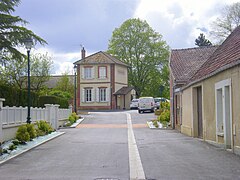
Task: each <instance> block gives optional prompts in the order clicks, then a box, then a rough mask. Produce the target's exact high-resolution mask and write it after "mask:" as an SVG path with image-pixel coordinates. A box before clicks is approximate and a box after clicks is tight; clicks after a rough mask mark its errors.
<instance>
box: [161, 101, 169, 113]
mask: <svg viewBox="0 0 240 180" xmlns="http://www.w3.org/2000/svg"><path fill="white" fill-rule="evenodd" d="M160 109H161V110H162V111H165V110H170V103H169V102H161V103H160Z"/></svg>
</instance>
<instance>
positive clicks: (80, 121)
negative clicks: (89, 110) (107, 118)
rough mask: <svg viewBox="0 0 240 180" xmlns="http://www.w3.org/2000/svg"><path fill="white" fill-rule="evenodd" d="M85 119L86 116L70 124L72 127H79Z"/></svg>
mask: <svg viewBox="0 0 240 180" xmlns="http://www.w3.org/2000/svg"><path fill="white" fill-rule="evenodd" d="M83 120H84V118H80V119H78V120H77V121H76V122H75V123H73V124H72V125H71V126H69V127H70V128H75V127H77V126H78V125H79V124H80V123H82V121H83Z"/></svg>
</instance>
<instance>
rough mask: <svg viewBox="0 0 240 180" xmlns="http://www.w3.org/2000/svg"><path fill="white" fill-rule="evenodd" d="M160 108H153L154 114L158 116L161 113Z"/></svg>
mask: <svg viewBox="0 0 240 180" xmlns="http://www.w3.org/2000/svg"><path fill="white" fill-rule="evenodd" d="M161 112H162V110H161V109H155V111H154V114H155V115H156V116H159V115H160V114H161Z"/></svg>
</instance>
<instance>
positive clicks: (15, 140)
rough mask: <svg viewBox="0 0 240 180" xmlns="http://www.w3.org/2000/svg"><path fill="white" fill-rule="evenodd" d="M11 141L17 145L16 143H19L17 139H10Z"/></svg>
mask: <svg viewBox="0 0 240 180" xmlns="http://www.w3.org/2000/svg"><path fill="white" fill-rule="evenodd" d="M12 143H13V144H14V145H16V146H17V145H19V143H20V142H19V141H18V140H17V139H14V140H13V141H12Z"/></svg>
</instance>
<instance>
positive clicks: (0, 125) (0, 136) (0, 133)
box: [0, 98, 5, 143]
mask: <svg viewBox="0 0 240 180" xmlns="http://www.w3.org/2000/svg"><path fill="white" fill-rule="evenodd" d="M3 101H5V99H2V98H0V143H2V142H3V132H2V122H3V119H2V108H3Z"/></svg>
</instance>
